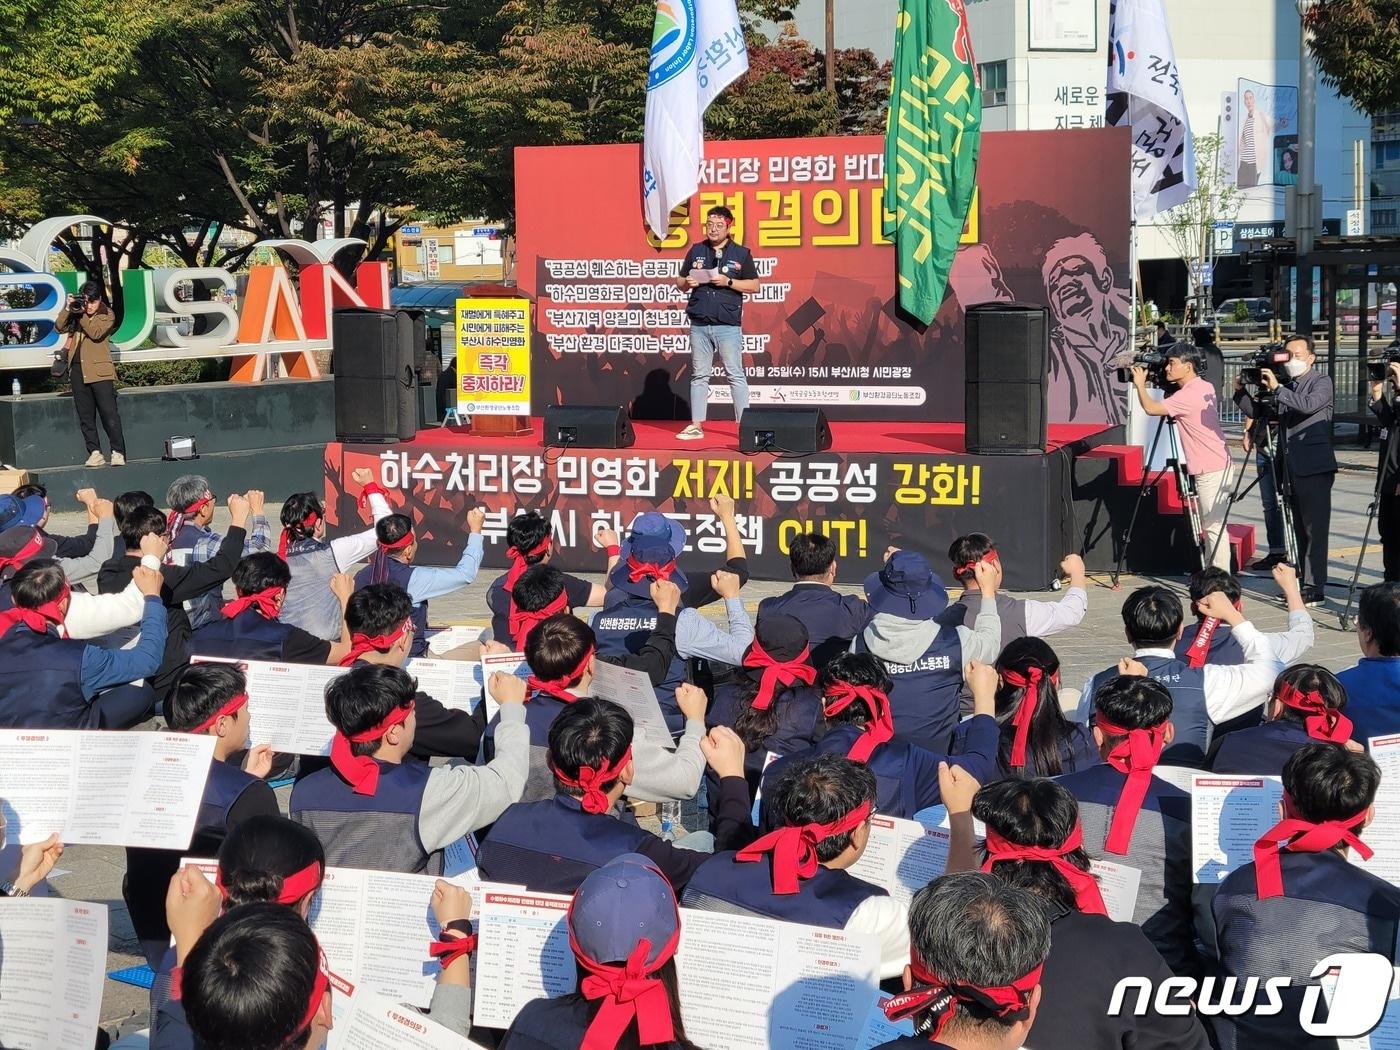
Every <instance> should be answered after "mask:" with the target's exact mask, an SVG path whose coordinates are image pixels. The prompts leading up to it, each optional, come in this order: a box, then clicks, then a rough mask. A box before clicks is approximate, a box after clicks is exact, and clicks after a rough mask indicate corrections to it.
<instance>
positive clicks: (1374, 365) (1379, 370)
mask: <svg viewBox="0 0 1400 1050" xmlns="http://www.w3.org/2000/svg"><path fill="white" fill-rule="evenodd" d="M1393 364H1400V343H1391V344H1390V345H1389V346H1387V347H1386V348H1385V349H1384V350H1382V351H1381V356H1380V357H1371V358H1367V360H1366V375H1367V376H1368V377H1369V378H1370V380H1371V382H1373V383H1379V382H1381V381H1382V380H1383V379H1385V373H1386V369H1388V368H1389V367H1390V366H1391V365H1393Z"/></svg>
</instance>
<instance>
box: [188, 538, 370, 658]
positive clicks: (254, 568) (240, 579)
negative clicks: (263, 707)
mask: <svg viewBox="0 0 1400 1050" xmlns="http://www.w3.org/2000/svg"><path fill="white" fill-rule="evenodd" d="M291 580H292V574H291V570H289V569H288V568H287V563H286V562H285V561H283V560H282V559H281V558H279V557H278V556H277V555H275V554H273V553H272V552H271V551H260V552H258V553H257V554H249V555H248V556H247V557H245V558H244V559H243V560H242V561H240V562H239V563H238V568H236V569H234V570H233V589H234V592H235V593H236V594H237V597H236V598H234V600H233V601H231V602H223V604H222V606H221V607H220V614H219V619H218V620H216V621H215V622H213V623H210V624H207V625H206V626H204V627H197V628H195V631H194V634H193V635H192V636H191V637H190V653H191V655H193V656H216V657H220V658H222V659H226V660H271V661H274V662H277V663H291V664H339V663H341V661H342V660H343V659H344V658H345V656H346V655H347V654H348V653H349V652H350V649H351V645H352V642H351V637H350V628H349V627H346V626H344V625H343V623H344V621H343V620H342V627H341V631H340V637H339V638H337V639H336V640H335V641H334V642H328V641H326V640H325V639H323V638H317V637H316V636H315V635H314V634H310V633H309V632H307V631H303V630H302V629H301V628H300V627H297V626H296V625H295V624H290V623H283V622H282V619H281V614H282V604H283V602H285V601H286V598H287V585H288V584H289V583H291ZM330 587H331V593H332V594H334V595H335V596H336V598H337V599H338V600H339V601H340V603H341V608H342V609H343V608H344V606H345V604H346V603H347V602H348V601H349V600H350V596H351V595H352V594H354V593H355V581H354V580H353V579H351V578H350V577H349V576H347V575H345V574H344V573H337V574H336V575H334V576H332V577H331V580H330Z"/></svg>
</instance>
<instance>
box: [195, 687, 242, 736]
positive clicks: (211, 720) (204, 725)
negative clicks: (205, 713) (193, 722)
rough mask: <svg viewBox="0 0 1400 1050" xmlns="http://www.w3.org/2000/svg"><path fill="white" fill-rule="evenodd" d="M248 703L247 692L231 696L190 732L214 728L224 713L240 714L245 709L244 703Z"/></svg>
mask: <svg viewBox="0 0 1400 1050" xmlns="http://www.w3.org/2000/svg"><path fill="white" fill-rule="evenodd" d="M247 703H248V694H247V693H237V694H236V695H234V696H231V697H229V698H228V699H227V700H226V701H224V705H223V706H222V707H220V708H219V709H218V710H217V711H215V712H214V713H213V714H212V715H210V716H209V717H208V718H206V719H205V720H204V721H203V722H200V723H199V725H197V726H195V727H194V728H193V729H191V730H190V732H191V733H203V732H204V731H205V730H206V729H213V728H214V725H215V723H217V722H218V721H219V719H221V718H223V717H224V715H236V714H238V712H239V711H241V710H243V707H244V705H246V704H247Z"/></svg>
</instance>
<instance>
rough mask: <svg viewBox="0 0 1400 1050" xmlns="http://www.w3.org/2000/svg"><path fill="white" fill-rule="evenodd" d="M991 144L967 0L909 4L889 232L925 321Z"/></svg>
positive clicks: (897, 50) (937, 300)
mask: <svg viewBox="0 0 1400 1050" xmlns="http://www.w3.org/2000/svg"><path fill="white" fill-rule="evenodd" d="M981 144H982V83H981V80H980V79H979V77H978V73H977V60H976V59H975V58H974V57H973V54H972V36H971V34H970V33H969V31H968V27H967V11H966V10H964V8H963V0H900V2H899V14H898V16H897V17H896V20H895V38H894V81H893V85H892V91H891V94H890V113H889V124H888V127H887V128H886V131H885V190H884V200H885V204H884V206H885V214H884V235H885V237H886V239H888V240H892V241H894V245H895V273H896V276H897V280H898V284H899V305H900V306H901V307H902V308H903V309H904V310H905V311H906V312H907V313H909V314H911V315H912V316H914V317H917V318H918V319H919V320H920V321H922V322H923V323H924V324H930V323H932V321H933V316H934V314H936V313H938V308H939V306H941V305H942V303H943V291H944V288H945V287H946V286H947V283H948V270H949V268H950V267H951V266H952V264H953V255H954V253H956V252H957V249H958V240H959V238H960V237H961V236H962V232H963V226H964V225H965V224H966V222H967V211H968V208H970V207H971V206H972V196H973V190H974V189H975V187H976V183H977V153H978V150H979V149H980V148H981Z"/></svg>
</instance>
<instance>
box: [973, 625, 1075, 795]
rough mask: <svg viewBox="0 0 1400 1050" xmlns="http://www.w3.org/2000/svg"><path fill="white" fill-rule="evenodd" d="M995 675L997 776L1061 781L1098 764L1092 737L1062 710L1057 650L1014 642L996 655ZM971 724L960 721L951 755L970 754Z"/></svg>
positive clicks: (1029, 642) (1038, 642)
mask: <svg viewBox="0 0 1400 1050" xmlns="http://www.w3.org/2000/svg"><path fill="white" fill-rule="evenodd" d="M996 671H997V675H998V684H997V687H996V711H995V714H996V720H997V725H998V726H999V727H1000V742H999V744H998V746H997V749H996V753H997V775H999V776H1010V777H1021V776H1040V777H1057V776H1059V775H1060V774H1061V773H1073V772H1074V771H1075V770H1076V769H1087V768H1088V767H1089V766H1092V765H1095V764H1096V763H1098V761H1099V746H1098V744H1096V743H1094V734H1093V733H1092V732H1090V730H1089V727H1088V726H1086V725H1082V724H1080V723H1078V722H1071V721H1070V720H1069V719H1067V718H1066V717H1065V715H1064V712H1063V710H1061V708H1060V658H1059V657H1058V656H1057V655H1056V654H1055V650H1054V649H1052V648H1050V646H1049V645H1048V644H1046V643H1045V642H1043V641H1041V640H1040V639H1039V638H1016V639H1014V640H1012V641H1011V642H1008V643H1007V645H1006V647H1005V648H1004V649H1002V651H1001V655H1000V656H998V657H997V662H996ZM972 724H973V723H972V721H971V720H970V719H969V720H967V721H964V722H960V723H958V728H957V730H956V731H955V732H954V733H953V746H952V751H953V754H955V755H961V754H963V752H964V751H965V750H966V739H967V735H968V733H969V732H970V731H971V728H972ZM964 764H965V763H964ZM974 775H976V774H974ZM978 779H979V780H981V781H983V782H984V783H985V782H988V780H989V778H988V777H982V776H978Z"/></svg>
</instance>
